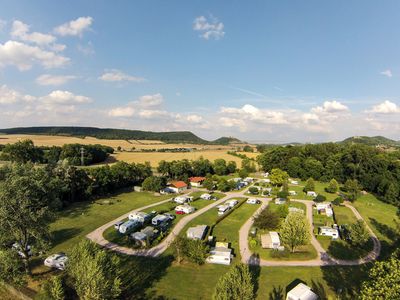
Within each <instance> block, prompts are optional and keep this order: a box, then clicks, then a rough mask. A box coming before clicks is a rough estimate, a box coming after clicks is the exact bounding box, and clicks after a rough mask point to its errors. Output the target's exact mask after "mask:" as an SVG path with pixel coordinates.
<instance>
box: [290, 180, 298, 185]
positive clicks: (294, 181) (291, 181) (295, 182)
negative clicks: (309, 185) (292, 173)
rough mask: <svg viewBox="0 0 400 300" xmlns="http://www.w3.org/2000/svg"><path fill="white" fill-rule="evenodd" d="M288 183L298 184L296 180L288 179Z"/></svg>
mask: <svg viewBox="0 0 400 300" xmlns="http://www.w3.org/2000/svg"><path fill="white" fill-rule="evenodd" d="M290 184H293V185H298V184H299V182H298V181H297V180H290Z"/></svg>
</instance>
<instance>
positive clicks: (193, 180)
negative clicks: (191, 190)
mask: <svg viewBox="0 0 400 300" xmlns="http://www.w3.org/2000/svg"><path fill="white" fill-rule="evenodd" d="M204 180H206V178H205V177H190V178H189V182H190V185H191V186H192V187H201V186H202V185H203V182H204Z"/></svg>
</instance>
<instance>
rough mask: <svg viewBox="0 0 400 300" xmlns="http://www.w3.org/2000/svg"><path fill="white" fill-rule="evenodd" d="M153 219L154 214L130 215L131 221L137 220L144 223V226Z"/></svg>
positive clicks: (136, 213) (135, 213) (134, 213)
mask: <svg viewBox="0 0 400 300" xmlns="http://www.w3.org/2000/svg"><path fill="white" fill-rule="evenodd" d="M152 217H153V215H152V214H148V213H145V212H143V211H138V212H133V213H131V214H129V216H128V218H129V220H136V221H138V222H140V223H142V225H143V224H144V223H147V222H149V221H150V220H151V218H152Z"/></svg>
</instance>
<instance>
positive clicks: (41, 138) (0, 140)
mask: <svg viewBox="0 0 400 300" xmlns="http://www.w3.org/2000/svg"><path fill="white" fill-rule="evenodd" d="M24 139H30V140H32V141H33V142H34V143H35V145H37V146H62V145H64V144H74V143H78V144H84V145H93V144H101V145H106V146H110V147H113V148H118V147H121V148H122V149H123V150H129V151H130V150H131V149H132V148H133V147H134V148H135V149H161V148H197V149H202V150H207V149H208V150H210V149H211V150H213V149H214V150H215V149H225V151H226V150H229V149H234V148H235V146H243V145H241V144H238V145H201V144H186V143H185V144H184V143H175V144H166V143H164V142H162V141H156V140H107V139H97V138H94V137H85V138H79V137H72V136H58V135H30V134H3V135H1V134H0V144H9V143H11V144H13V143H15V142H17V141H20V140H24Z"/></svg>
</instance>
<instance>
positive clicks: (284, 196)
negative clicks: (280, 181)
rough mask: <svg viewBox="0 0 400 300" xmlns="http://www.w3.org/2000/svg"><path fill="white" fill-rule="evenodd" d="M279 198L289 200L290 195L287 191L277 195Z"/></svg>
mask: <svg viewBox="0 0 400 300" xmlns="http://www.w3.org/2000/svg"><path fill="white" fill-rule="evenodd" d="M277 196H278V198H283V199H287V198H288V197H289V193H288V192H285V191H280V192H278V194H277Z"/></svg>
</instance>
